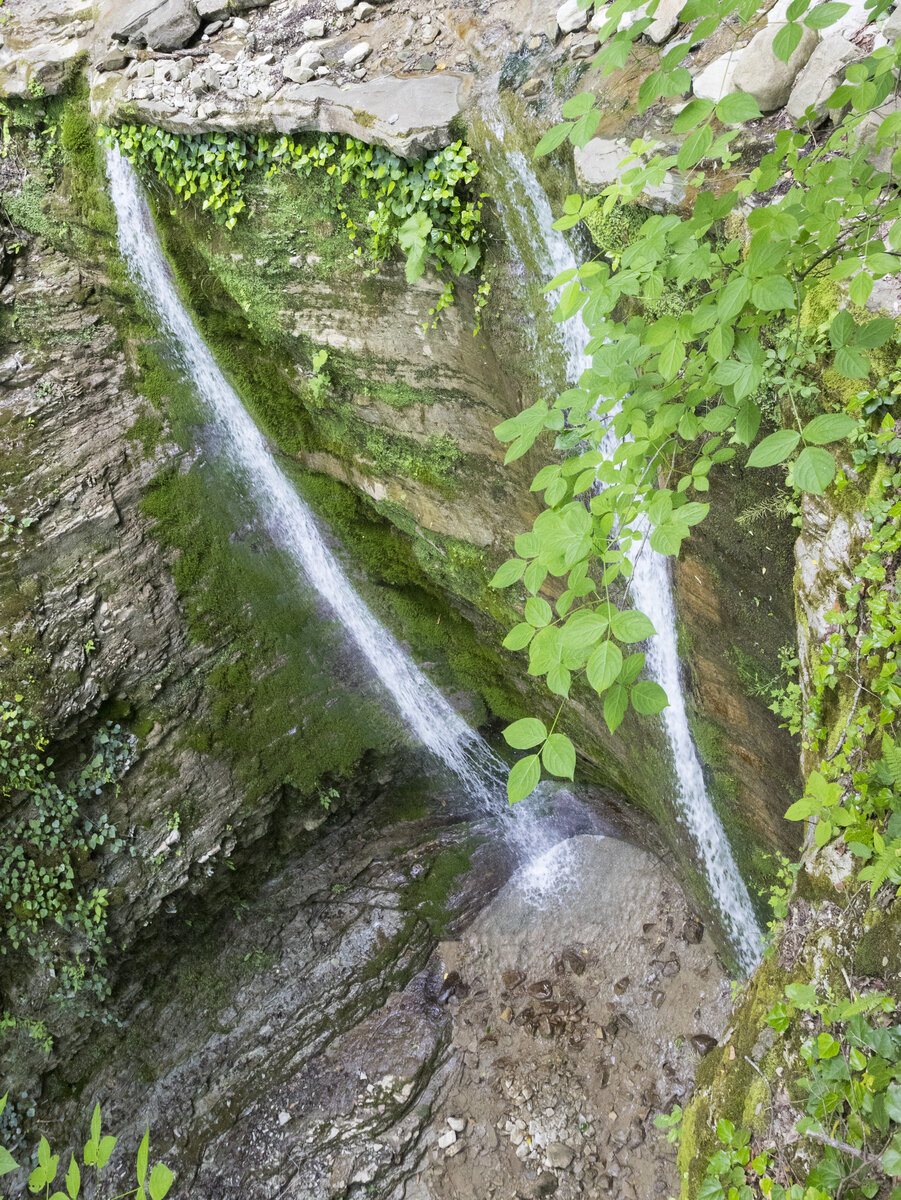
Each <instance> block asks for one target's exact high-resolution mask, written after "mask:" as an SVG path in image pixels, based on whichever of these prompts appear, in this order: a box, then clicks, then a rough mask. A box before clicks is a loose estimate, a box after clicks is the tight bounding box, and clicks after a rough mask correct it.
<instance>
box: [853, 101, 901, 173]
mask: <svg viewBox="0 0 901 1200" xmlns="http://www.w3.org/2000/svg"><path fill="white" fill-rule="evenodd" d="M897 112H901V100H894V99H892V100H886V102H885V103H884V104H881V105H880V106H879V108H874V109H872V110H871V111H870V112H868V113H867V114H866V116H865V117H864V118H863V120H862V121H861V122H860V124H859V125H858V126H857V129H856V130H855V137H856V140H857V143H858V144H859V145H863V146H867V145H869V146H872V147H873V149H872V150H871V152H870V153H869V154H868V155H867V159H868V161H869V162H870V163H871V164H872V165H873V166H874V167H875V169H876V170H877V171H889V170H891V165H892V157H893V155H894V153H895V151H896V149H897V143H898V139H897V137H893V138H891V140H890V141H888V142H882V143H879V144H877V142H876V135H877V134H878V132H879V126H880V125H881V124H882V122H883V121H884V120H885V119H886V118H887V117H891V116H893V115H894V114H895V113H897Z"/></svg>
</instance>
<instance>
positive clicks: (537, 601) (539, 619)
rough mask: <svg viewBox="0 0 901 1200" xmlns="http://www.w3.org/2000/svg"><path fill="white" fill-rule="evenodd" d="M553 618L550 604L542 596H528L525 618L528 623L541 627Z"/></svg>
mask: <svg viewBox="0 0 901 1200" xmlns="http://www.w3.org/2000/svg"><path fill="white" fill-rule="evenodd" d="M553 619H554V613H553V611H552V609H551V606H550V605H549V604H548V602H547V600H545V599H544V598H543V597H542V596H530V597H529V598H528V600H527V601H526V620H527V621H528V623H529V624H530V625H534V626H535V627H536V628H541V627H542V626H543V625H550V623H551V621H552V620H553Z"/></svg>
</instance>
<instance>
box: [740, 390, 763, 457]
mask: <svg viewBox="0 0 901 1200" xmlns="http://www.w3.org/2000/svg"><path fill="white" fill-rule="evenodd" d="M760 417H761V413H760V407H759V405H757V404H755V403H754V401H753V400H750V399H746V400H744V401H743V402H742V406H741V408H740V409H739V410H738V416H737V417H736V418H735V437H736V439H737V440H738V441H739V442H741V444H742V445H743V446H750V444H751V443H752V442H753V441H754V439H755V438H756V437H757V431H758V429H759V428H760Z"/></svg>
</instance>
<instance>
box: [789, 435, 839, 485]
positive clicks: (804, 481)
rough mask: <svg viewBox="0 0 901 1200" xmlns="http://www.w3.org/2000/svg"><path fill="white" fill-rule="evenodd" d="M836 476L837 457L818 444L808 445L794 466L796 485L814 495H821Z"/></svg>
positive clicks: (793, 477)
mask: <svg viewBox="0 0 901 1200" xmlns="http://www.w3.org/2000/svg"><path fill="white" fill-rule="evenodd" d="M834 478H835V459H834V458H833V457H832V455H831V454H830V453H829V451H828V450H820V449H819V448H818V447H817V446H806V447H805V448H804V449H803V450H802V451H801V453H800V454H799V455H798V458H797V460H796V461H795V463H794V466H793V468H792V480H793V482H794V484H795V487H799V488H800V489H801V490H802V491H803V492H810V493H812V494H813V495H814V496H821V495H822V494H823V492H824V491H825V490H826V488H827V487H828V486H829V484H830V483H831V482H832V480H833V479H834Z"/></svg>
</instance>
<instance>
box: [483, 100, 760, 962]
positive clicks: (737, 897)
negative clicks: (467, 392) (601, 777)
mask: <svg viewBox="0 0 901 1200" xmlns="http://www.w3.org/2000/svg"><path fill="white" fill-rule="evenodd" d="M487 125H488V128H489V130H490V131H491V133H492V135H493V136H494V137H495V138H496V139H497V141H498V143H499V145H500V147H501V149H503V146H504V140H505V130H504V126H503V123H502V121H501V120H500V118H499V117H497V116H496V115H493V116H491V117H490V118H488V120H487ZM501 161H502V162H503V164H504V168H505V171H506V173H507V183H508V186H507V187H506V188H505V189H502V190H501V191H500V192H499V194H498V207H499V209H500V213H501V218H502V220H503V222H504V225H505V228H506V230H507V232H508V236H509V237H510V240H511V242H512V244H513V248H514V250H515V251H516V253H517V254H518V256H519V257H520V258H521V259H522V261H523V262H529V261H532V262H536V263H537V265H538V268H539V270H540V271H541V272H542V274H544V275H546V276H547V278H548V279H552V278H554V277H555V276H556V275H558V274H560V272H562V271H565V270H567V269H569V268H573V267H576V266H578V263H577V261H576V258H575V255H574V254H573V252H572V250H571V249H570V246H569V243H568V242H567V241H566V238H564V236H563V234H562V233H561V232H560V231H559V230H555V229H553V228H552V223H553V221H554V216H553V213H552V210H551V206H550V203H549V201H548V198H547V195H546V194H545V192H544V189H543V188H542V186H541V184H540V183H539V181H538V179H537V177H536V175H535V172H534V171H533V170H532V168H531V167H530V165H529V163H528V161H527V160H526V157H525V155H524V154H522V153H521V152H520V151H518V150H513V151H509V152H506V153H504V154H503V155H502V157H501ZM518 231H519V232H518ZM524 239H527V243H526V242H525V241H524ZM547 302H548V307H549V309H550V310H551V311H553V309H554V308H555V307H556V303H557V297H556V296H555V295H548V297H547ZM556 331H557V334H556V335H557V337H558V338H559V341H560V344H561V347H562V349H563V351H564V354H565V357H566V371H567V379H568V382H569V383H570V384H575V383H578V381H579V379H580V377H581V375H582V372H583V371H584V370H586V368H588V367H590V366H591V358H590V356H589V355H588V354H587V352H586V347H587V345H588V342H589V334H588V330H587V329H586V327H585V324H584V322H583V321H582V318H581V317H580V316H577V317H576V318H574V319H572V320H569V321H565V322H563V323H562V324H559V325H557V326H556ZM549 382H550V381H549ZM616 445H617V442H616V439H615V437H614V435H613V434H612V432H611V433H610V434H608V436H607V438H606V439H605V442H604V445H603V446H602V449H604V450H605V451H607V453H608V454H611V455H612V453H613V451H614V450H615V448H616ZM630 558H631V560H632V568H633V573H632V584H631V588H632V594H633V596H634V598H635V604H636V605H637V607H638V608H640V609H641V610H642V612H644V613H646V614H647V615H648V617H649V618H650V619H651V621H652V622H653V624H654V628H655V629H656V630H657V636H656V637H654V638H651V639H650V642H649V644H648V650H647V668H648V673H649V675H650V676H651V678H652V679H654V680H656V681H657V683H659V684H660V685H661V687H662V688H663V689H664V690H665V692H666V694H667V697H668V699H669V706H668V707H667V708H666V709H664V711H663V713H662V716H661V719H662V721H663V727H664V730H665V733H666V739H667V743H668V745H669V750H670V754H671V757H672V761H673V769H674V776H675V798H676V806H677V812H678V816H679V818H680V820H681V821H682V823H683V824H684V826H685V828H686V829H687V831H688V833H689V834H690V836H691V838H692V841H693V842H694V845H695V848H696V850H697V853H698V856H699V858H700V860H701V863H702V865H703V867H704V872H705V875H706V879H707V884H708V887H709V889H710V893H711V897H712V899H713V901H714V903H715V905H716V907H717V910H718V912H719V914H720V918H721V920H722V923H723V927H724V929H725V930H726V932H727V934H728V935H729V938H730V941H731V942H732V944H733V946H734V947H735V950H736V953H737V955H738V957H739V959H740V961H741V963H742V965H743V966H744V967H746V968H751V967H753V966H754V965H755V964H756V963H757V961H758V960H759V958H760V954H761V951H762V934H761V931H760V927H759V925H758V924H757V918H756V916H755V915H754V909H753V907H752V905H751V899H750V896H749V895H748V889H747V887H746V885H745V882H744V880H743V879H742V877H741V873H740V872H739V870H738V867H737V865H736V862H735V859H734V857H733V855H732V850H731V847H730V846H729V841H728V839H727V837H726V833H725V830H724V829H723V826H722V823H721V821H720V819H719V817H718V816H717V814H716V810H715V809H714V807H713V803H712V801H711V799H710V795H709V793H708V791H707V787H706V784H705V782H704V772H703V770H702V768H701V763H700V760H699V758H698V752H697V748H696V747H695V744H694V740H693V738H692V736H691V730H690V728H689V724H688V714H687V712H686V708H685V694H684V692H683V690H682V680H681V672H680V664H679V653H678V646H677V637H676V610H675V604H674V603H673V593H672V584H671V580H670V568H669V563H668V561H667V559H666V558H664V557H663V556H662V555H660V554H658V553H657V552H656V551H654V550H652V549H651V547H650V545H648V544H647V542H646V541H645V542H644V543H643V544H642V545H640V546H636V547H634V548H633V551H632V552H631V554H630Z"/></svg>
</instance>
